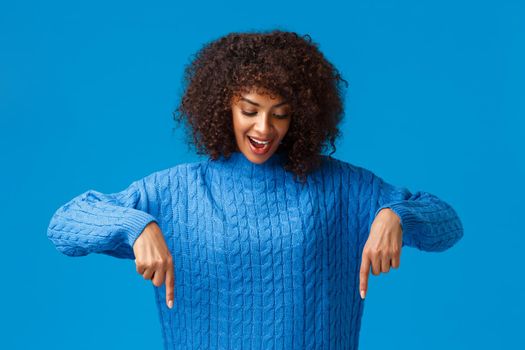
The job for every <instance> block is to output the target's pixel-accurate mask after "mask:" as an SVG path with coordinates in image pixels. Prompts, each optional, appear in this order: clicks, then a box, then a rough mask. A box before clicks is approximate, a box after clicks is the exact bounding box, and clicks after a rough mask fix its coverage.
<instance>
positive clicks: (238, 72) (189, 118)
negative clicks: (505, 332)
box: [173, 29, 348, 183]
mask: <svg viewBox="0 0 525 350" xmlns="http://www.w3.org/2000/svg"><path fill="white" fill-rule="evenodd" d="M318 46H319V45H318V44H317V43H314V42H312V39H311V37H310V36H309V35H308V34H306V35H304V36H300V35H298V34H297V33H295V32H287V31H282V30H278V29H274V30H271V31H258V32H244V33H237V32H233V33H230V34H228V35H225V36H223V37H220V38H219V39H217V40H214V41H211V42H209V43H207V44H205V45H203V47H202V48H201V49H200V50H199V51H198V52H197V53H196V54H195V57H194V59H193V60H192V61H191V62H190V63H189V64H188V65H186V66H185V70H184V76H183V85H184V92H183V95H182V97H181V100H180V103H179V104H178V107H177V108H176V109H175V111H174V112H173V118H174V120H175V121H178V122H179V123H180V122H185V123H186V126H187V128H186V131H187V137H188V142H189V143H192V142H193V144H194V145H195V146H196V151H197V154H207V155H209V156H210V157H211V159H212V160H215V159H217V158H219V156H221V155H223V156H224V157H226V158H228V157H229V156H230V155H231V153H232V152H234V151H236V150H237V144H236V140H235V134H234V131H233V125H232V109H231V101H232V98H233V97H235V96H239V95H240V94H242V93H244V92H249V91H251V90H252V89H253V88H257V89H261V90H264V91H268V92H271V93H273V94H278V95H280V96H281V97H282V98H284V99H286V100H288V101H289V102H290V105H291V107H292V109H291V110H292V114H291V117H292V118H291V122H290V127H289V129H288V132H287V133H286V135H285V137H284V138H283V140H282V143H281V144H280V145H279V148H278V149H277V152H279V153H282V154H284V155H285V156H286V158H285V159H286V162H285V164H284V165H283V166H284V168H285V169H286V170H287V171H290V172H292V173H293V174H294V179H295V180H297V178H299V179H300V180H301V182H302V183H304V182H305V181H306V175H307V174H308V173H309V172H311V171H313V170H314V169H316V168H317V167H318V166H319V165H320V163H321V154H322V152H324V151H325V150H326V149H328V147H329V146H331V148H332V152H331V153H330V155H331V154H333V153H334V152H335V150H336V146H335V140H336V138H337V137H339V136H340V130H339V128H338V124H339V122H340V121H341V120H342V118H343V115H344V107H343V99H342V97H341V96H342V87H341V81H343V82H344V83H345V84H346V87H348V83H347V82H346V81H345V80H344V79H343V78H342V77H341V75H340V73H339V72H338V70H337V69H336V68H335V67H334V66H333V65H332V64H331V63H330V62H329V61H328V60H327V59H326V58H325V57H324V55H323V54H322V53H321V52H320V51H319V49H318Z"/></svg>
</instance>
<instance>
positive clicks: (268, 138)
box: [232, 91, 291, 164]
mask: <svg viewBox="0 0 525 350" xmlns="http://www.w3.org/2000/svg"><path fill="white" fill-rule="evenodd" d="M232 116H233V130H234V132H235V139H236V141H237V147H238V149H239V151H241V152H242V153H243V154H244V155H245V156H246V158H248V159H249V160H250V161H251V162H253V163H257V164H261V163H264V162H265V161H266V160H267V159H268V158H270V157H271V156H272V155H273V154H274V153H275V151H276V150H277V148H279V143H280V142H281V140H282V139H283V138H284V136H285V135H286V133H287V132H288V128H289V127H290V120H291V106H290V104H289V103H288V101H285V100H283V99H282V98H281V97H280V96H270V95H269V94H260V93H257V92H255V91H252V92H250V93H243V94H241V95H240V96H235V97H234V98H233V100H232Z"/></svg>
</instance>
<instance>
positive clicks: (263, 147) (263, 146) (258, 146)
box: [248, 136, 273, 154]
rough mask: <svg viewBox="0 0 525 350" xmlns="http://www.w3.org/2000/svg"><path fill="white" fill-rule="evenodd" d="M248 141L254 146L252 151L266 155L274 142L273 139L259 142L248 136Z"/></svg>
mask: <svg viewBox="0 0 525 350" xmlns="http://www.w3.org/2000/svg"><path fill="white" fill-rule="evenodd" d="M248 140H249V141H250V144H251V146H252V151H253V152H254V153H256V154H265V153H266V152H268V150H269V149H270V146H271V145H272V142H273V139H272V140H268V141H257V140H255V139H253V138H251V137H250V136H248Z"/></svg>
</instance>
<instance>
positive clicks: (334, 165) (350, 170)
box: [322, 155, 376, 181]
mask: <svg viewBox="0 0 525 350" xmlns="http://www.w3.org/2000/svg"><path fill="white" fill-rule="evenodd" d="M322 164H323V165H322V168H324V169H328V170H329V171H330V172H331V173H332V174H334V175H336V174H338V175H341V176H348V177H353V178H356V177H357V178H360V179H362V180H364V181H372V180H373V179H374V178H375V177H376V175H375V173H374V172H373V171H371V170H369V169H367V168H365V167H364V166H361V165H357V164H356V163H353V162H348V161H345V160H342V159H338V158H334V157H332V156H328V155H323V161H322Z"/></svg>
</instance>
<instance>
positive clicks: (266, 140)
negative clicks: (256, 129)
mask: <svg viewBox="0 0 525 350" xmlns="http://www.w3.org/2000/svg"><path fill="white" fill-rule="evenodd" d="M248 138H250V139H252V140H254V141H256V142H259V143H270V142H271V141H272V139H259V138H256V137H253V136H248Z"/></svg>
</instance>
